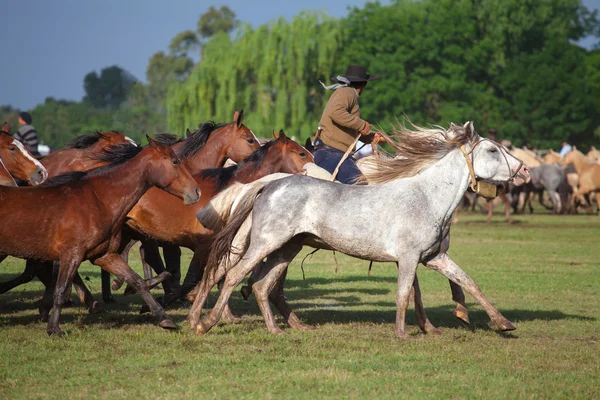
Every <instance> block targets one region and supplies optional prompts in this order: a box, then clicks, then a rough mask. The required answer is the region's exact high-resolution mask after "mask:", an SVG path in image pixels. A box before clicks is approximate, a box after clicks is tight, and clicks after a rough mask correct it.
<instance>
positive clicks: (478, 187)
mask: <svg viewBox="0 0 600 400" xmlns="http://www.w3.org/2000/svg"><path fill="white" fill-rule="evenodd" d="M484 141H490V142H492V143H493V144H494V146H496V147H498V149H499V150H500V154H502V156H503V157H504V161H505V162H506V167H507V168H508V171H509V172H510V173H511V175H510V177H509V178H508V179H507V180H506V181H505V182H506V183H509V182H512V181H513V180H514V179H515V178H516V176H517V174H518V173H519V171H520V170H521V167H522V166H523V161H521V160H519V159H518V158H517V157H515V156H513V155H512V154H510V153H508V151H503V149H502V148H501V147H500V145H499V144H497V143H495V142H493V141H491V140H490V139H481V140H479V141H478V142H477V143H475V145H473V147H472V148H471V150H469V151H467V149H466V147H465V145H462V146H460V150H461V151H462V153H463V156H464V157H465V161H466V162H467V167H468V168H469V174H470V175H471V182H470V184H469V187H470V188H471V190H472V191H473V192H474V193H476V194H478V195H479V196H482V197H485V198H486V199H494V198H496V197H498V194H499V193H498V186H496V185H494V184H492V183H488V182H483V181H478V180H477V177H476V176H475V170H474V169H473V151H474V150H475V148H476V147H477V146H478V145H479V144H481V143H482V142H484ZM507 154H508V155H510V156H511V157H512V158H514V159H515V160H517V161H518V162H519V166H518V167H517V169H516V170H515V171H514V172H512V168H511V167H510V164H509V162H508V158H507V157H506V155H507ZM469 156H470V157H469Z"/></svg>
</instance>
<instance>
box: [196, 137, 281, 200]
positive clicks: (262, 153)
mask: <svg viewBox="0 0 600 400" xmlns="http://www.w3.org/2000/svg"><path fill="white" fill-rule="evenodd" d="M277 140H279V139H276V140H271V141H269V142H267V143H265V144H264V145H263V146H261V147H259V148H258V149H256V150H254V151H253V152H252V154H250V155H249V156H248V157H247V158H245V159H244V160H242V161H241V162H240V163H239V164H236V165H232V166H230V167H226V168H208V169H203V170H202V171H200V173H199V174H198V175H199V176H200V177H201V178H203V179H211V178H212V179H215V181H216V189H217V190H218V191H220V190H222V189H224V188H225V187H226V186H227V185H228V184H229V182H231V180H232V179H233V178H234V177H235V176H236V174H237V172H238V171H239V170H240V168H241V167H242V166H243V165H246V164H250V163H252V164H256V166H257V168H258V167H260V166H261V165H262V163H263V161H264V160H265V158H266V157H267V154H268V153H269V149H270V148H271V147H273V144H274V143H275V142H276V141H277Z"/></svg>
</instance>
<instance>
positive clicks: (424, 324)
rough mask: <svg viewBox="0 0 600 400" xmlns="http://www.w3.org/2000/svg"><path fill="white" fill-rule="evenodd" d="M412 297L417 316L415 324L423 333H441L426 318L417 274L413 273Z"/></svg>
mask: <svg viewBox="0 0 600 400" xmlns="http://www.w3.org/2000/svg"><path fill="white" fill-rule="evenodd" d="M411 291H412V292H413V298H414V301H415V314H416V316H417V325H419V328H420V329H421V331H422V332H423V333H430V334H433V335H441V334H442V331H440V330H439V329H438V328H436V327H435V326H433V324H432V323H431V322H430V321H429V318H427V315H426V314H425V308H424V307H423V300H422V299H421V288H420V287H419V279H418V278H417V274H415V280H414V281H413V287H412V290H411Z"/></svg>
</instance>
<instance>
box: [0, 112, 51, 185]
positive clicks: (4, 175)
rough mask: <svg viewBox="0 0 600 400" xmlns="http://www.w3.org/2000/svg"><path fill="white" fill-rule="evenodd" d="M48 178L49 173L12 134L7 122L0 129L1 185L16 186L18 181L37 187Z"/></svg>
mask: <svg viewBox="0 0 600 400" xmlns="http://www.w3.org/2000/svg"><path fill="white" fill-rule="evenodd" d="M46 178H48V171H47V170H46V168H44V166H43V165H42V164H41V163H40V162H39V161H38V160H36V159H35V158H34V157H33V156H32V155H31V153H30V152H29V151H27V149H26V148H25V146H23V144H22V143H21V142H19V141H18V140H17V139H15V138H13V137H12V136H11V134H10V126H9V125H8V124H7V123H6V122H5V123H4V124H3V125H2V128H1V129H0V179H1V182H0V185H3V186H16V185H17V182H16V180H20V181H26V182H28V183H29V184H31V185H33V186H35V185H39V184H40V183H42V182H44V181H45V180H46Z"/></svg>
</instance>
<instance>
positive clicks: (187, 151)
mask: <svg viewBox="0 0 600 400" xmlns="http://www.w3.org/2000/svg"><path fill="white" fill-rule="evenodd" d="M243 121H244V110H241V111H239V112H238V111H237V110H235V112H234V113H233V122H230V123H226V124H225V123H222V124H216V123H214V122H212V121H209V122H205V123H203V124H201V125H200V127H199V129H198V130H197V131H194V132H190V131H189V130H188V131H187V132H186V136H187V137H186V138H185V139H179V138H177V137H174V136H173V135H160V136H161V138H162V139H163V140H167V141H169V140H170V141H171V144H172V148H173V150H174V151H175V153H176V154H178V155H179V156H180V157H182V159H183V161H182V162H183V163H184V165H185V166H186V167H187V168H188V170H189V171H190V172H191V173H192V174H196V173H198V172H200V171H201V170H203V169H207V168H220V167H222V166H223V165H224V164H225V162H226V161H227V160H228V159H230V160H233V161H235V162H240V161H242V160H243V159H245V158H246V157H248V156H250V154H252V152H253V151H255V150H257V149H258V148H260V144H259V141H258V139H257V138H256V136H255V135H254V133H253V132H252V131H251V130H250V129H249V128H248V127H247V126H246V125H244V123H243ZM157 192H161V191H159V190H153V189H151V190H150V191H149V192H148V194H147V195H148V196H152V195H153V194H154V193H157ZM142 202H143V203H146V202H147V201H146V196H143V197H142ZM124 240H125V241H127V243H123V245H122V256H123V258H124V259H125V260H127V257H128V253H129V250H130V249H131V247H132V245H133V244H134V243H135V241H133V240H128V239H124ZM163 253H164V255H165V260H166V262H167V270H168V271H169V272H171V273H173V274H174V275H173V276H172V278H170V279H169V281H168V282H165V283H166V284H169V283H170V284H171V285H176V286H177V284H178V283H179V278H180V276H179V275H178V274H177V273H178V271H179V263H180V261H179V260H180V256H181V250H180V249H179V247H178V246H175V245H165V246H164V247H163ZM140 255H141V259H142V264H143V267H144V274H145V277H146V278H150V276H151V275H152V271H151V266H150V264H149V263H151V264H152V265H154V266H155V267H156V268H158V269H159V270H163V269H164V267H163V266H162V260H161V258H160V254H159V253H158V247H157V245H156V243H155V242H154V241H149V240H145V239H143V240H142V245H141V247H140ZM121 285H122V281H120V280H115V281H114V282H113V286H112V287H113V288H114V289H115V290H116V289H118V288H119V287H120V286H121ZM102 298H103V300H104V301H105V302H111V301H113V300H112V294H111V285H110V276H109V275H108V274H107V273H106V272H103V273H102Z"/></svg>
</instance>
